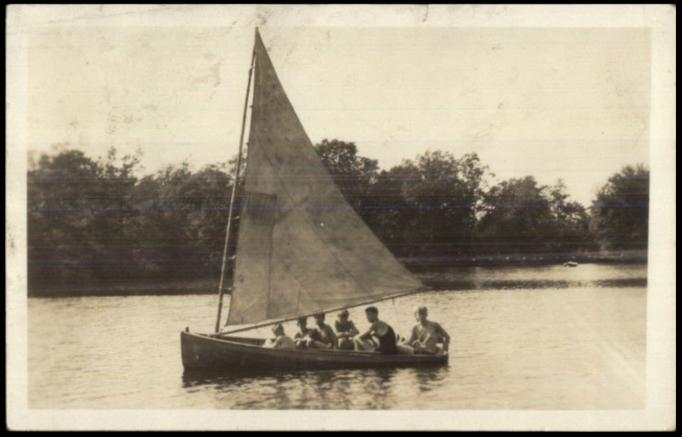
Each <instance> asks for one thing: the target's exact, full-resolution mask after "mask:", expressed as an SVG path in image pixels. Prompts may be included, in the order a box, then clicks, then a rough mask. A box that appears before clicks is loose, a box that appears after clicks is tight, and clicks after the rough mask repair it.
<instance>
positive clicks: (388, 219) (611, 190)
mask: <svg viewBox="0 0 682 437" xmlns="http://www.w3.org/2000/svg"><path fill="white" fill-rule="evenodd" d="M316 147H317V151H318V153H319V155H320V157H321V159H322V161H323V163H324V164H325V166H326V167H327V168H328V169H329V171H330V173H331V174H332V177H333V178H334V180H335V182H336V184H337V185H338V186H339V188H340V190H341V191H342V193H343V194H344V196H345V197H346V199H347V200H348V201H349V203H350V204H351V205H352V206H353V208H354V209H355V210H356V211H357V212H358V213H359V214H360V216H361V217H362V218H363V219H364V220H365V222H366V223H367V224H368V225H369V226H370V227H371V228H372V230H373V231H374V232H375V233H376V234H377V235H378V236H379V238H380V239H381V240H382V241H384V243H385V244H386V245H387V246H388V248H389V249H390V250H391V251H393V253H395V254H396V255H398V256H401V257H425V256H426V257H439V256H443V257H447V256H477V255H480V254H505V253H530V252H532V253H539V252H574V251H579V250H589V249H595V248H597V247H598V246H597V243H599V244H600V245H601V246H606V247H616V248H642V247H646V240H647V225H648V186H649V185H648V180H649V174H648V171H647V170H646V169H644V168H643V167H641V166H639V167H634V168H633V167H626V168H625V169H623V170H622V171H621V172H620V173H618V174H616V175H614V176H612V177H611V178H610V179H609V180H608V182H607V183H606V185H605V186H604V187H603V188H602V189H601V191H600V192H599V194H598V196H597V198H596V199H595V200H594V202H593V205H592V207H591V209H590V211H588V210H586V208H585V207H583V205H581V204H580V203H578V202H574V201H571V200H570V199H569V196H568V195H567V194H566V188H565V186H564V184H563V183H562V182H561V181H558V182H557V184H556V185H554V186H543V185H539V184H538V183H537V181H536V180H535V179H534V178H533V177H532V176H527V177H525V178H519V179H510V180H505V181H501V182H499V183H496V184H494V185H492V186H491V185H490V183H491V182H490V181H491V180H492V176H493V175H492V174H491V173H490V172H489V170H488V168H487V167H486V166H485V165H483V164H482V163H481V162H480V159H479V158H478V156H477V155H476V154H465V155H463V156H461V157H455V156H453V155H451V154H450V153H447V152H441V151H435V152H426V153H424V154H422V155H419V156H417V157H416V159H414V160H406V161H403V162H402V163H401V164H400V165H397V166H395V167H393V168H390V169H388V170H381V169H380V168H379V166H378V163H377V161H375V160H371V159H368V158H365V157H362V156H360V155H358V152H357V147H356V146H355V144H353V143H346V142H342V141H338V140H332V141H327V140H324V141H322V143H320V144H318V145H317V146H316ZM233 164H234V163H233V162H232V165H233ZM30 168H31V169H30V170H29V173H28V231H29V232H28V260H29V263H28V268H29V281H30V285H31V288H36V289H40V288H45V287H54V286H69V285H73V284H83V283H96V284H103V283H108V282H113V281H119V282H120V281H121V280H122V278H123V279H125V280H137V281H141V280H150V281H156V280H159V279H174V278H182V279H190V278H201V277H206V276H216V275H217V274H218V272H219V270H220V262H221V254H222V247H223V242H224V232H225V224H226V217H227V209H228V203H229V193H230V190H231V185H232V181H233V177H232V174H233V169H232V168H231V165H230V163H224V164H219V165H210V166H206V167H204V168H202V169H199V170H193V169H192V168H191V167H190V166H189V165H188V164H187V163H183V164H181V165H179V166H170V167H168V168H165V169H163V170H162V171H159V172H157V173H155V174H151V175H147V176H144V177H141V178H140V177H138V176H136V174H139V156H124V157H122V158H119V157H117V155H116V152H115V150H111V151H110V153H109V154H108V156H107V157H106V158H103V159H99V160H93V159H91V158H89V157H87V156H86V155H84V154H83V152H81V151H78V150H67V151H61V152H60V153H58V154H56V155H43V156H41V157H40V159H39V160H38V161H37V162H33V163H32V164H31V166H30ZM238 191H239V190H238ZM235 231H236V230H235ZM232 241H233V242H234V241H235V239H234V238H233V239H232Z"/></svg>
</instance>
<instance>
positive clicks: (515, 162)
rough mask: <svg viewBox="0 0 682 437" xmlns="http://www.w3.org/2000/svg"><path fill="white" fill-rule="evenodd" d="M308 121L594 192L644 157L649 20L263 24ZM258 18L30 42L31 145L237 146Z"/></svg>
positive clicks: (209, 149)
mask: <svg viewBox="0 0 682 437" xmlns="http://www.w3.org/2000/svg"><path fill="white" fill-rule="evenodd" d="M261 35H262V37H263V40H264V42H265V44H266V46H267V47H268V49H269V52H270V56H271V58H272V61H273V64H274V66H275V69H276V70H277V72H278V75H279V77H280V80H281V81H282V84H283V86H284V89H285V91H286V92H287V94H288V95H289V98H290V100H291V102H292V104H293V106H294V108H295V109H296V111H297V113H298V115H299V117H300V119H301V121H302V123H303V125H304V127H305V129H306V131H307V133H308V135H309V136H310V138H311V140H312V141H313V142H314V143H316V142H319V141H320V140H322V139H323V138H329V139H332V138H337V139H341V140H346V141H354V142H355V143H356V144H357V146H358V149H359V152H360V153H361V154H362V155H364V156H368V157H370V158H374V159H378V160H379V164H380V166H381V167H382V168H389V167H390V166H393V165H395V164H398V163H400V161H401V160H403V159H408V158H409V159H411V158H414V157H415V156H416V155H417V154H420V153H423V152H425V151H427V150H436V149H441V150H446V151H449V152H452V153H453V154H454V155H456V156H461V155H463V154H465V153H469V152H476V153H478V154H479V156H480V157H481V159H482V161H483V163H485V164H487V165H488V166H489V167H490V169H491V171H492V172H493V173H495V174H496V175H497V179H498V180H499V179H506V178H509V177H521V176H525V175H533V176H535V177H536V178H537V179H538V181H540V182H541V183H543V184H551V183H554V182H556V180H557V179H558V178H562V179H564V181H565V182H566V185H567V187H568V192H569V193H570V194H571V195H572V196H573V197H574V198H575V199H576V200H579V201H581V202H584V203H586V204H587V203H589V202H590V200H591V199H592V198H593V196H594V194H595V192H596V190H597V189H598V187H599V186H600V185H602V184H603V183H604V182H605V181H606V179H607V178H608V177H609V176H610V175H611V174H612V173H614V172H616V171H618V170H619V169H620V168H621V167H622V166H623V165H627V164H636V163H644V164H648V162H649V157H648V150H649V149H648V147H649V109H650V104H649V100H650V47H649V44H650V38H649V33H648V31H647V30H644V29H618V28H611V29H571V28H553V29H548V28H545V29H542V28H537V29H530V28H527V29H518V28H517V29H511V28H510V29H502V28H419V29H416V28H415V29H410V28H397V27H396V28H339V27H333V28H328V29H325V28H284V27H279V28H270V27H268V26H264V27H262V28H261ZM252 44H253V31H244V30H243V29H237V28H230V27H213V28H211V27H85V28H73V29H68V28H67V30H64V28H62V29H61V30H59V31H45V32H41V33H33V34H32V35H31V36H30V38H29V40H28V81H27V87H28V90H27V91H28V93H27V94H28V99H29V100H28V114H29V119H28V142H29V144H28V148H29V150H32V151H39V152H43V151H50V150H53V148H54V145H55V144H59V145H62V146H63V145H67V146H70V147H76V148H80V149H82V150H84V151H85V152H86V153H87V154H89V155H90V156H93V157H96V156H101V155H104V154H105V153H106V150H107V149H108V148H109V147H111V146H115V147H116V148H117V149H119V151H121V152H123V153H132V152H134V151H135V150H136V149H137V148H138V147H139V148H140V149H141V150H142V152H143V153H144V156H143V159H142V163H143V165H144V167H145V171H146V172H150V171H155V170H157V169H159V168H161V167H163V166H165V165H168V164H173V163H179V162H181V161H183V160H184V159H188V160H189V161H190V162H192V163H193V164H194V167H195V168H199V167H200V166H202V165H204V164H208V163H214V162H219V161H225V160H227V159H229V158H231V157H232V156H233V155H234V154H235V153H236V151H237V146H238V144H237V142H238V139H239V126H240V122H241V112H242V105H243V99H244V92H245V86H246V79H247V72H248V65H249V62H250V51H251V48H252Z"/></svg>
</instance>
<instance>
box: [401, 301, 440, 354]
mask: <svg viewBox="0 0 682 437" xmlns="http://www.w3.org/2000/svg"><path fill="white" fill-rule="evenodd" d="M414 317H415V319H416V320H417V324H416V325H414V327H413V328H412V334H411V335H410V338H409V339H408V340H407V342H406V344H400V345H398V349H399V351H400V352H401V353H408V354H409V353H417V354H437V353H439V352H441V351H442V352H447V350H448V347H449V345H450V335H448V333H447V332H446V331H445V329H443V327H442V326H441V325H440V323H436V322H432V321H430V320H428V317H429V310H428V309H427V308H426V307H425V306H420V307H418V308H416V309H415V311H414ZM439 345H441V347H440V348H439Z"/></svg>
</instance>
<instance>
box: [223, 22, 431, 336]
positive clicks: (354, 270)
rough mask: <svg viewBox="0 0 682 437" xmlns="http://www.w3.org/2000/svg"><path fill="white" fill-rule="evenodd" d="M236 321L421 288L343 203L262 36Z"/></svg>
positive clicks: (231, 319)
mask: <svg viewBox="0 0 682 437" xmlns="http://www.w3.org/2000/svg"><path fill="white" fill-rule="evenodd" d="M255 53H256V61H255V72H254V90H253V104H252V110H251V126H250V131H249V132H250V133H249V140H248V146H249V147H248V149H249V150H248V155H247V163H246V172H245V176H244V179H245V182H244V202H243V203H242V211H241V214H240V216H241V221H240V225H239V237H238V238H239V240H238V244H237V247H238V252H239V253H238V257H237V260H236V265H235V278H234V281H233V291H232V298H231V302H230V309H229V313H228V321H227V324H228V325H242V324H246V323H257V322H261V321H264V320H270V319H277V318H281V317H289V316H292V317H293V316H294V315H301V314H308V313H314V312H319V311H324V310H326V309H329V308H337V307H344V306H349V305H361V304H363V303H366V302H368V301H376V300H377V299H382V298H383V297H385V296H393V295H396V293H403V292H406V291H410V290H416V289H419V288H420V287H422V284H421V282H420V281H419V280H418V279H417V278H415V277H414V276H413V275H412V274H411V273H410V272H409V271H408V270H407V269H406V268H405V267H404V266H402V265H401V264H400V263H399V262H398V261H397V260H396V259H395V258H394V257H393V255H392V254H391V253H390V252H389V251H388V249H386V247H385V246H384V245H383V244H382V243H381V241H379V239H378V238H377V237H376V235H374V233H373V232H372V231H371V230H370V229H369V228H368V227H367V225H366V224H365V223H364V221H363V220H362V219H361V218H360V217H359V216H358V215H357V213H356V212H355V211H354V210H353V208H352V207H351V206H350V205H349V204H348V202H347V201H346V200H345V198H344V196H343V194H342V193H341V191H340V190H339V189H338V187H337V186H336V184H335V183H334V181H333V179H332V177H331V175H330V174H329V172H328V171H327V169H326V168H325V167H324V165H323V164H322V161H321V160H320V158H319V156H318V155H317V152H316V151H315V149H314V146H313V144H312V142H311V141H310V138H309V137H308V135H307V134H306V132H305V130H304V128H303V126H302V124H301V121H300V119H299V117H298V115H297V114H296V112H295V110H294V109H293V107H292V105H291V102H290V101H289V99H288V97H287V96H286V93H285V92H284V90H283V88H282V85H281V83H280V81H279V78H278V77H277V74H276V72H275V70H274V67H273V66H272V62H271V60H270V58H269V56H268V54H267V51H266V49H265V46H264V45H263V42H262V40H261V38H260V36H259V35H258V33H257V35H256V48H255Z"/></svg>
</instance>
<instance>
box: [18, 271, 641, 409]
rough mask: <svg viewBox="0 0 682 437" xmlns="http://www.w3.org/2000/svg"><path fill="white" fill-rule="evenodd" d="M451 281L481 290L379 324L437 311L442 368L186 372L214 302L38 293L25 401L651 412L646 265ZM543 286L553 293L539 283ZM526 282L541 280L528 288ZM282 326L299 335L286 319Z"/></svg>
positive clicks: (391, 309)
mask: <svg viewBox="0 0 682 437" xmlns="http://www.w3.org/2000/svg"><path fill="white" fill-rule="evenodd" d="M452 275H457V276H466V277H468V278H470V279H471V281H472V283H474V284H475V285H476V284H478V285H476V286H474V287H473V288H472V289H471V290H466V291H462V290H459V291H439V292H431V293H424V294H420V295H416V296H411V297H406V298H401V299H398V300H395V301H393V302H390V301H389V302H383V303H380V304H378V307H379V309H380V312H381V316H382V319H384V320H386V321H388V322H389V323H390V324H392V325H393V326H394V327H395V328H396V330H397V331H398V332H399V333H401V334H406V333H407V332H408V329H409V327H410V326H411V325H412V323H413V320H412V315H411V312H412V308H413V307H414V306H415V305H416V304H426V305H428V307H429V308H430V312H431V317H432V319H434V320H437V321H440V322H441V323H442V325H443V326H444V327H445V328H446V329H447V330H448V331H449V332H450V335H451V336H452V344H451V357H450V365H449V367H443V368H437V369H389V370H348V371H317V372H298V373H287V374H272V375H262V376H244V375H242V376H240V375H230V376H224V377H203V378H201V377H188V376H183V371H182V365H181V361H180V344H179V331H180V330H181V329H183V328H184V327H185V326H190V329H191V330H193V331H199V332H202V331H203V332H207V331H210V330H211V329H212V326H213V323H214V319H213V318H214V317H215V309H216V300H217V299H216V297H215V296H209V295H187V296H136V297H84V298H56V299H29V357H28V358H29V362H28V366H29V401H30V406H31V407H32V408H241V409H244V408H249V409H253V408H266V409H272V408H316V409H320V408H323V409H343V408H361V409H373V408H396V409H413V408H424V409H523V408H533V409H601V408H603V409H612V408H619V409H623V408H625V409H627V408H641V407H642V406H643V399H644V370H645V350H646V346H645V333H646V325H645V322H646V289H645V287H643V286H641V284H640V283H641V282H642V281H643V280H644V278H646V267H644V266H598V265H581V266H579V267H577V268H565V267H560V266H552V267H534V268H528V267H524V268H501V269H483V268H475V269H466V270H453V272H452ZM638 278H639V279H640V281H637V279H638ZM491 280H492V282H490V281H491ZM633 280H635V281H633ZM543 281H545V282H546V284H547V287H545V288H542V287H540V286H538V283H539V282H540V283H541V282H543ZM526 283H532V284H534V286H533V287H531V288H524V284H526ZM486 284H504V286H497V287H495V286H493V288H486V286H485V285H486ZM557 284H563V285H561V286H557ZM638 284H640V285H638ZM328 317H335V315H330V316H328ZM351 317H352V318H353V319H354V320H355V321H356V323H357V324H358V325H359V327H360V328H361V329H362V327H365V326H366V323H365V320H364V315H363V313H362V309H361V308H360V309H356V310H353V311H351ZM286 328H287V332H288V333H292V334H293V327H292V326H291V325H287V326H286ZM266 332H267V331H266Z"/></svg>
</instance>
